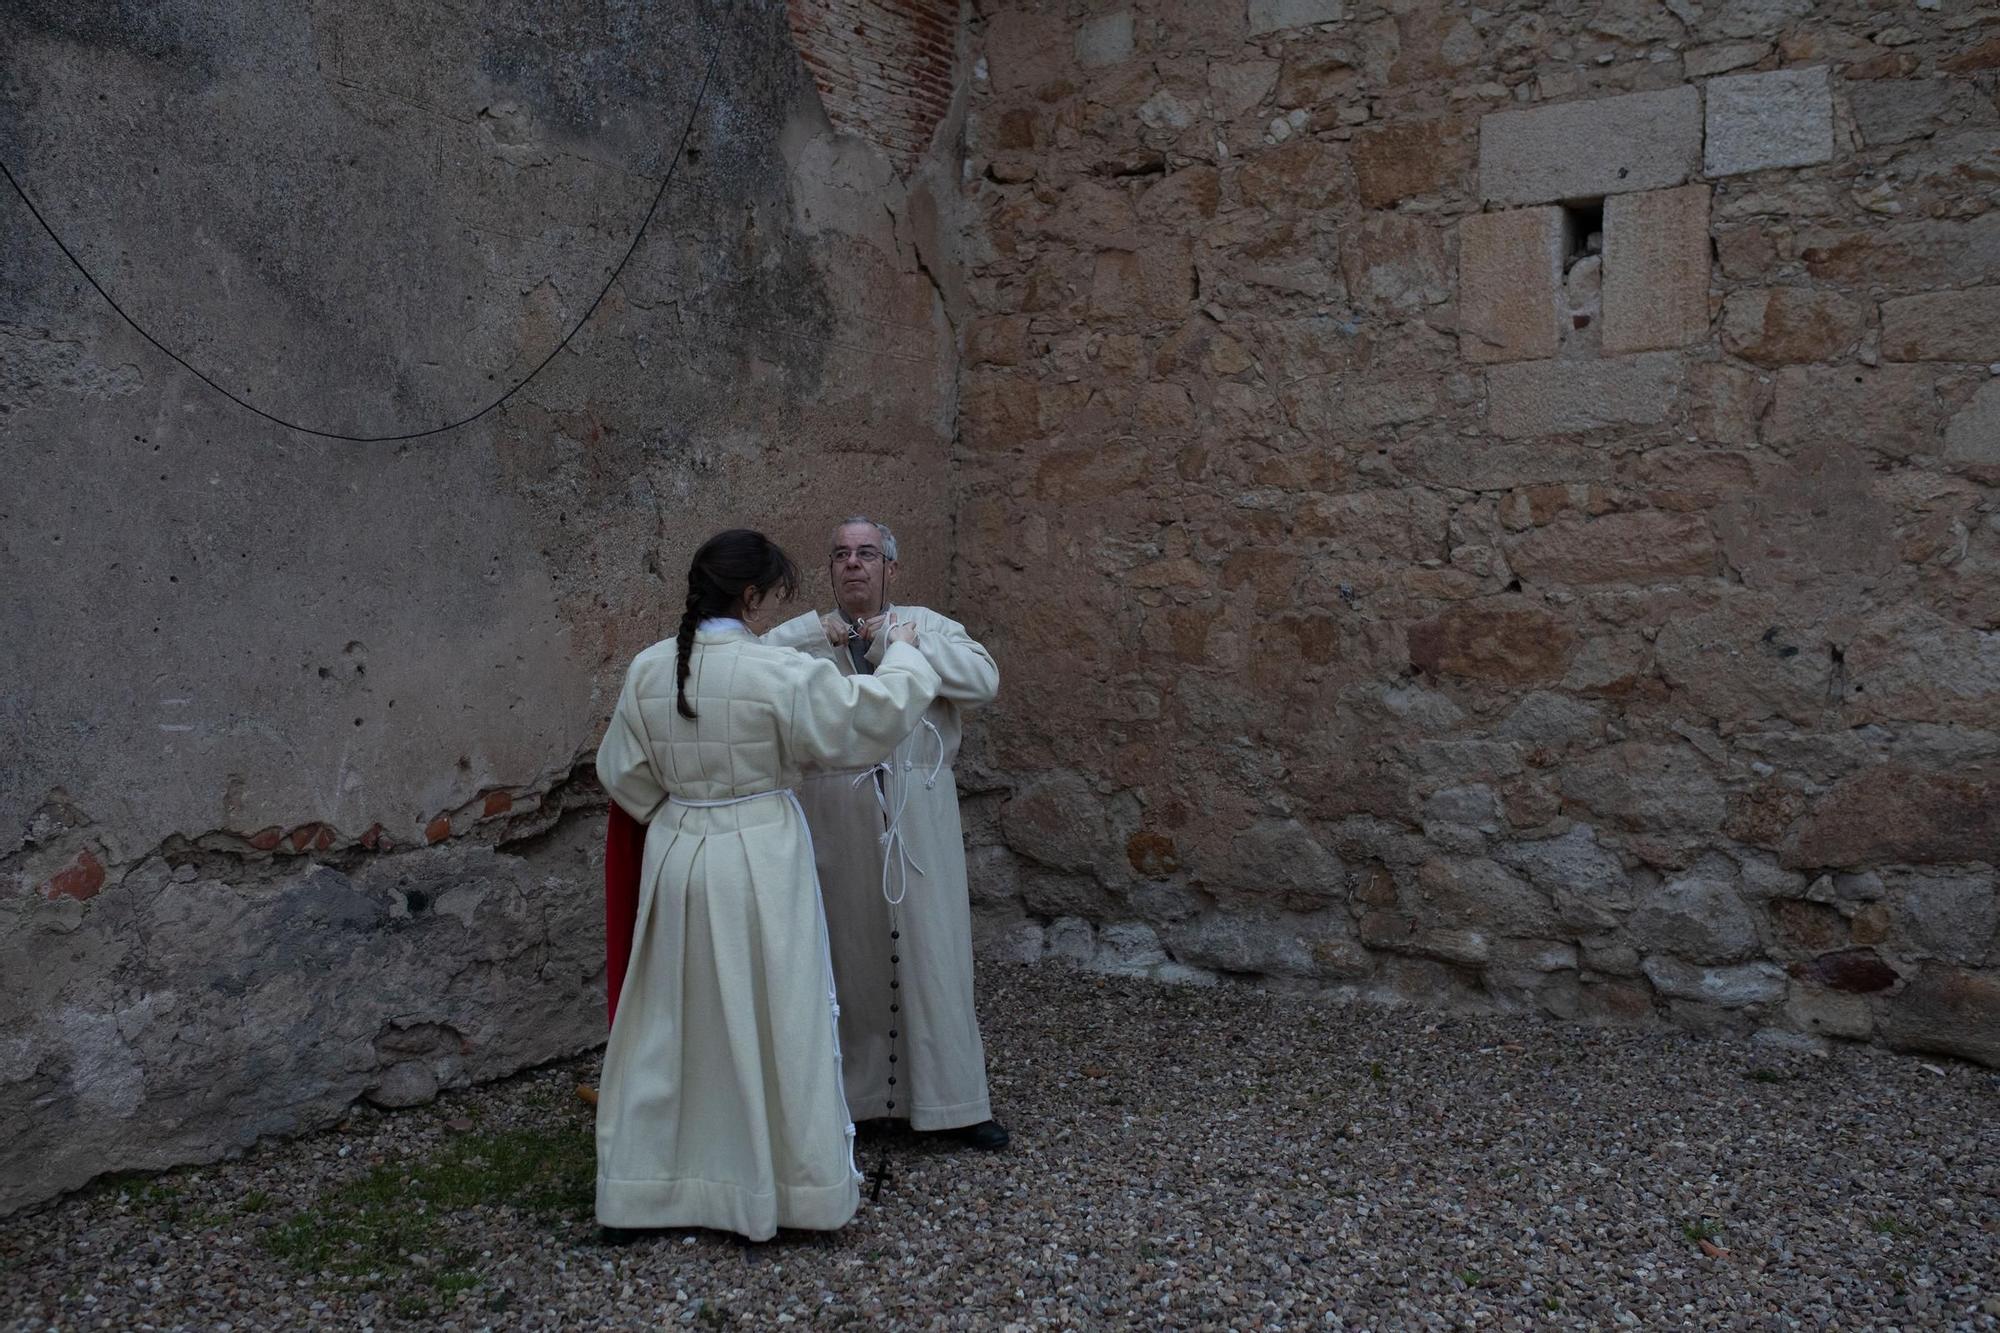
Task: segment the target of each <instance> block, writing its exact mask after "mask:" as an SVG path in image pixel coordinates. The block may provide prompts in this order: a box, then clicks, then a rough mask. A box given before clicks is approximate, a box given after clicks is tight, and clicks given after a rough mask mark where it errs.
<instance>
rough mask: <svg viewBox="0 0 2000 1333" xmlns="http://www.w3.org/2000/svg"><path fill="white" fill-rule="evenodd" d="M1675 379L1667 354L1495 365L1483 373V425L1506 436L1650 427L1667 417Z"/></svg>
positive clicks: (1675, 366)
mask: <svg viewBox="0 0 2000 1333" xmlns="http://www.w3.org/2000/svg"><path fill="white" fill-rule="evenodd" d="M1680 382H1681V360H1680V358H1679V357H1678V356H1676V355H1674V354H1673V353H1671V352H1642V353H1640V354H1639V355H1637V356H1622V357H1614V358H1607V359H1605V360H1602V361H1524V362H1521V363H1520V364H1518V365H1509V366H1495V367H1493V369H1492V370H1490V371H1488V372H1487V375H1486V423H1487V425H1488V426H1490V427H1491V428H1492V430H1493V431H1494V433H1495V434H1498V435H1501V436H1503V437H1506V438H1508V439H1515V438H1519V437H1521V436H1527V435H1558V434H1567V433H1571V432H1576V431H1593V430H1604V429H1606V428H1608V427H1612V426H1635V425H1653V424H1656V423H1658V422H1661V421H1664V420H1666V417H1667V413H1668V412H1669V411H1671V410H1672V408H1673V405H1674V396H1675V393H1676V390H1677V389H1678V387H1679V385H1680Z"/></svg>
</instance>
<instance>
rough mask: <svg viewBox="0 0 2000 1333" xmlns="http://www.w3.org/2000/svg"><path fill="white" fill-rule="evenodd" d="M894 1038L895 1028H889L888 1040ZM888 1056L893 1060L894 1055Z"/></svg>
mask: <svg viewBox="0 0 2000 1333" xmlns="http://www.w3.org/2000/svg"><path fill="white" fill-rule="evenodd" d="M895 1039H896V1029H894V1028H890V1029H889V1040H891V1041H894V1040H895ZM889 1058H890V1059H891V1060H893V1059H895V1058H896V1057H895V1056H893V1055H892V1056H890V1057H889Z"/></svg>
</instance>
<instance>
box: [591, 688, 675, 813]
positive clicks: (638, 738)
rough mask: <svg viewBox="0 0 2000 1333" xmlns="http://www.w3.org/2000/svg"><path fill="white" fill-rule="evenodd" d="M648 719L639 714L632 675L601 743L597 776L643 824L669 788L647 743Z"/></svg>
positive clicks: (620, 695)
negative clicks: (655, 765)
mask: <svg viewBox="0 0 2000 1333" xmlns="http://www.w3.org/2000/svg"><path fill="white" fill-rule="evenodd" d="M645 727H646V722H645V719H644V718H643V717H641V716H640V714H639V700H638V696H637V695H636V694H635V693H634V691H633V688H632V680H631V678H630V677H629V676H628V677H627V678H626V681H625V688H624V689H623V690H621V691H620V692H619V695H618V707H617V708H615V709H613V710H612V713H611V725H610V726H608V727H606V728H605V730H604V741H603V743H602V744H600V745H599V746H598V747H597V780H598V781H599V782H601V783H603V784H604V790H605V793H606V794H607V795H609V796H610V797H611V799H612V800H613V801H616V802H617V803H618V805H619V807H620V808H622V809H623V810H624V811H625V813H626V814H628V815H630V816H632V818H634V819H636V820H638V821H639V822H640V823H641V824H645V823H649V822H651V820H652V818H653V813H654V812H655V811H657V810H658V809H659V808H660V802H662V801H664V800H666V799H667V789H666V788H665V787H662V786H661V785H660V779H659V775H658V774H657V773H655V772H654V771H653V754H652V747H651V746H650V745H648V744H647V743H646V734H645Z"/></svg>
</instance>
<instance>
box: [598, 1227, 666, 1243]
mask: <svg viewBox="0 0 2000 1333" xmlns="http://www.w3.org/2000/svg"><path fill="white" fill-rule="evenodd" d="M652 1234H653V1233H652V1232H650V1231H646V1230H644V1229H643V1228H640V1227H607V1226H605V1225H603V1224H602V1223H600V1224H599V1225H598V1228H597V1243H598V1244H599V1245H630V1244H632V1243H633V1242H634V1241H641V1240H644V1239H646V1237H648V1236H650V1235H652Z"/></svg>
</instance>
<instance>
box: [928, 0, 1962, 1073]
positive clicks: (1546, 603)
mask: <svg viewBox="0 0 2000 1333" xmlns="http://www.w3.org/2000/svg"><path fill="white" fill-rule="evenodd" d="M971 50H972V51H973V53H974V54H975V57H976V60H977V62H978V63H977V65H976V67H975V79H976V82H975V84H974V92H973V97H972V100H971V103H970V108H971V109H970V113H969V120H968V128H967V145H968V148H967V152H968V159H969V160H968V163H967V180H968V186H967V192H968V196H969V206H970V207H971V208H972V209H973V210H974V213H973V217H972V220H971V222H970V224H969V228H968V235H967V240H966V249H965V255H966V263H967V269H966V283H967V287H968V290H969V292H970V295H971V298H972V303H973V306H972V308H973V318H971V320H970V321H969V323H968V326H967V329H966V338H965V343H964V355H965V360H964V371H963V379H962V387H961V413H960V419H959V437H958V445H957V452H956V455H955V458H956V463H957V469H958V484H959V492H960V508H959V526H958V536H959V547H958V563H957V566H956V600H957V604H958V606H959V608H960V612H961V614H963V615H964V616H965V617H966V618H967V619H968V620H970V621H972V622H974V623H975V624H978V625H980V626H981V627H982V628H983V629H984V631H985V632H986V634H987V635H988V637H989V642H990V643H991V644H992V646H993V648H994V650H995V652H996V654H997V655H998V656H999V658H1000V660H1001V661H1002V662H1003V663H1004V664H1005V668H1006V672H1007V688H1006V690H1005V691H1004V695H1003V699H1002V701H1001V704H1000V706H999V707H997V708H996V709H995V710H994V711H993V712H992V714H991V715H990V716H989V717H988V719H987V723H986V727H985V730H984V732H983V738H982V741H983V743H982V744H980V745H978V746H976V747H975V749H974V751H973V753H972V754H971V756H970V757H969V760H968V763H967V765H966V768H965V772H964V774H963V775H962V776H963V779H964V780H965V781H966V782H967V784H968V786H969V787H971V788H972V789H973V791H972V792H971V793H969V797H970V806H969V808H970V810H971V818H970V820H969V823H970V825H971V827H972V829H973V836H974V838H975V840H976V842H977V843H978V846H977V847H976V850H975V853H974V858H975V866H976V870H975V893H976V895H977V897H978V905H979V908H980V911H981V914H982V923H983V934H984V939H985V947H986V948H987V949H988V951H989V952H990V953H991V954H992V955H993V956H996V957H1020V958H1035V957H1040V956H1043V955H1045V954H1054V955H1059V956H1064V957H1069V958H1073V959H1076V960H1079V961H1083V962H1086V963H1090V964H1092V965H1095V966H1102V967H1109V968H1115V969H1120V970H1128V971H1146V972H1152V973H1155V974H1161V975H1182V976H1189V975H1192V976H1202V975H1210V974H1214V973H1245V974H1258V975H1261V976H1265V977H1271V978H1281V979H1286V980H1288V981H1291V982H1294V983H1296V984H1300V985H1321V986H1335V987H1341V988H1346V989H1349V990H1351V991H1353V992H1355V993H1357V994H1363V995H1370V996H1378V997H1384V998H1408V999H1415V1000H1418V1001H1421V1002H1425V1003H1436V1004H1459V1005H1474V1006H1490V1007H1498V1008H1503V1009H1508V1008H1518V1009H1522V1010H1535V1011H1542V1012H1547V1013H1551V1014H1555V1015H1559V1016H1562V1017H1576V1018H1582V1019H1595V1020H1610V1021H1620V1022H1628V1021H1655V1020H1665V1021H1669V1022H1673V1023H1678V1024H1683V1025H1687V1026H1691V1027H1698V1028H1704V1029H1721V1030H1728V1031H1738V1032H1751V1031H1768V1032H1771V1033H1772V1034H1773V1035H1774V1036H1775V1037H1776V1038H1777V1039H1779V1040H1799V1039H1800V1037H1801V1034H1803V1035H1804V1036H1806V1037H1808V1038H1810V1037H1812V1036H1820V1035H1823V1036H1829V1037H1842V1038H1858V1039H1869V1038H1874V1039H1879V1040H1883V1041H1886V1042H1888V1043H1890V1044H1892V1045H1895V1046H1898V1047H1902V1048H1907V1049H1914V1050H1925V1051H1936V1052H1945V1053H1950V1054H1955V1055H1962V1056H1967V1057H1971V1058H1974V1059H1978V1060H1984V1061H1987V1062H1989V1063H2000V970H1996V969H2000V938H1996V927H2000V901H1996V889H1995V870H1994V866H1995V863H1996V861H2000V623H1996V622H2000V497H1997V496H1996V491H1995V485H1996V483H2000V378H1996V376H1997V375H2000V210H1996V209H1995V207H1994V205H1995V203H1996V196H2000V110H1997V109H1996V100H1995V93H1996V78H2000V31H1996V28H1995V26H1994V20H1993V17H1992V14H1991V12H1990V10H1982V9H1979V8H1976V7H1975V6H1973V5H1971V4H1969V3H1963V2H1962V0H1920V3H1918V4H1916V5H1894V6H1889V5H1872V4H1864V3H1838V4H1834V3H1823V4H1817V5H1815V4H1809V3H1807V2H1806V0H1668V3H1665V4H1658V3H1653V2H1652V0H1610V2H1608V3H1603V4H1529V3H1501V4H1494V5H1487V6H1479V7H1474V6H1469V5H1466V4H1463V3H1460V4H1442V3H1409V2H1407V0H1397V2H1393V3H1389V4H1386V5H1385V4H1379V3H1371V2H1369V0H1358V2H1352V3H1349V2H1345V0H1248V3H1247V5H1246V4H1244V3H1241V2H1240V0H1239V2H1238V3H1223V4H1207V3H1197V2H1195V0H1145V2H1142V3H1134V4H1130V5H1127V6H1122V7H1121V6H1116V5H1114V4H1111V3H1090V4H1067V5H1065V4H1041V5H1036V4H987V5H983V6H981V8H980V12H979V13H978V15H977V16H976V18H975V20H974V22H973V25H972V41H971Z"/></svg>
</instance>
